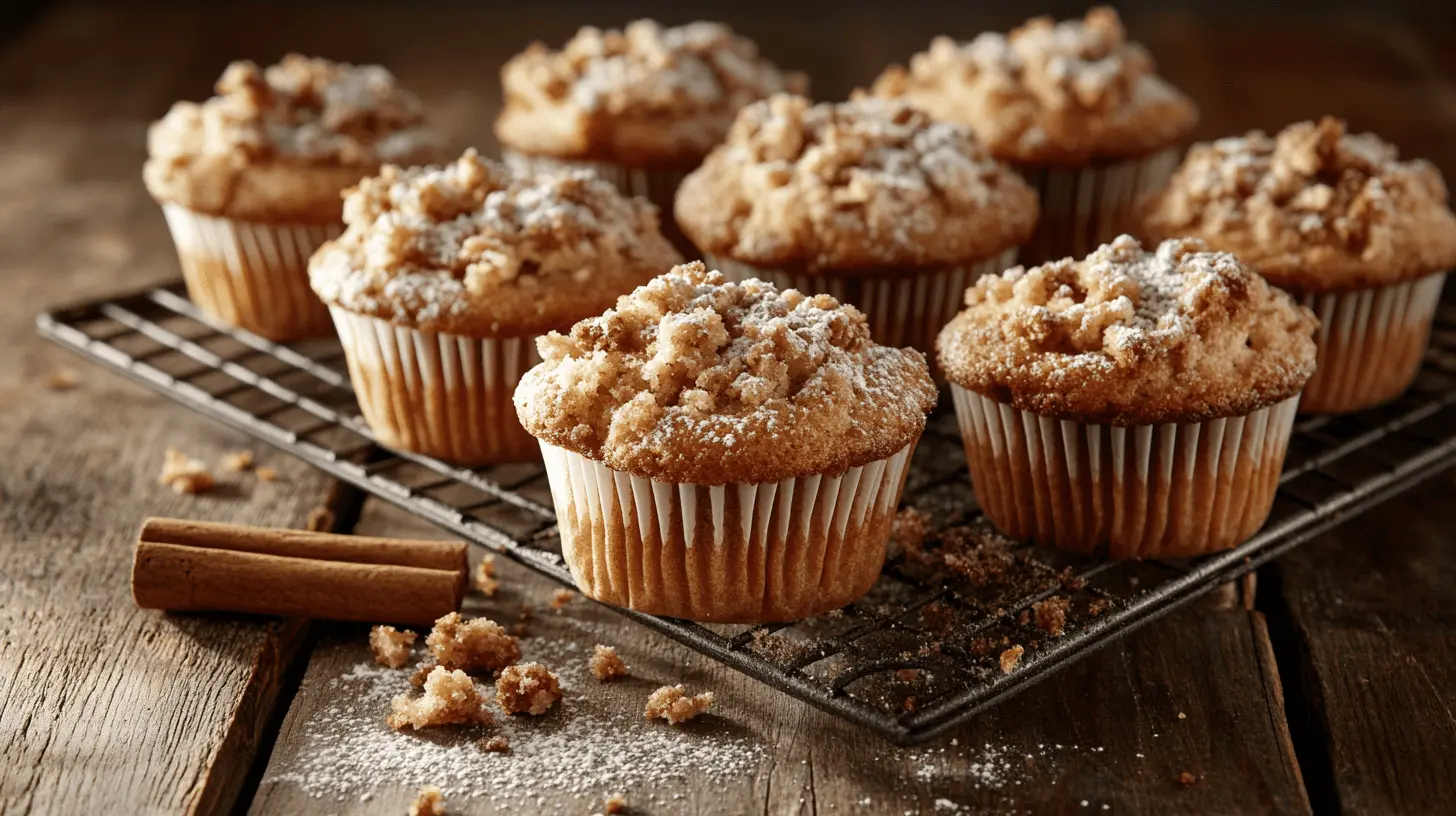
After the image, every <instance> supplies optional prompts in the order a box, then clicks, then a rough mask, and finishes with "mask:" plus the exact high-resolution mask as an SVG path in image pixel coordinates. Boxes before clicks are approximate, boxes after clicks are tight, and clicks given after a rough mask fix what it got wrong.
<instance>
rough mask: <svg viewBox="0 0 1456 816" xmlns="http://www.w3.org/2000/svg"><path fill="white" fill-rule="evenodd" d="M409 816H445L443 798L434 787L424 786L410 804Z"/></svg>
mask: <svg viewBox="0 0 1456 816" xmlns="http://www.w3.org/2000/svg"><path fill="white" fill-rule="evenodd" d="M409 816H445V796H444V794H442V793H440V789H439V788H438V787H436V786H435V785H426V786H424V787H423V788H420V792H419V793H417V794H415V800H414V801H413V802H411V803H410V806H409Z"/></svg>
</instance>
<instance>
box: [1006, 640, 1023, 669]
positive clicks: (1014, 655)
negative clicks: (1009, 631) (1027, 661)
mask: <svg viewBox="0 0 1456 816" xmlns="http://www.w3.org/2000/svg"><path fill="white" fill-rule="evenodd" d="M1025 653H1026V649H1025V647H1023V646H1022V645H1021V644H1019V643H1018V644H1016V645H1015V646H1012V647H1011V648H1009V649H1007V650H1005V651H1003V652H1002V653H1001V671H1002V673H1003V674H1010V673H1012V672H1013V671H1016V664H1017V663H1020V662H1021V656H1022V655H1023V654H1025Z"/></svg>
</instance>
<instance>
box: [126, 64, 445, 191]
mask: <svg viewBox="0 0 1456 816" xmlns="http://www.w3.org/2000/svg"><path fill="white" fill-rule="evenodd" d="M216 90H217V96H214V97H212V98H211V99H208V100H207V101H205V102H202V103H195V102H178V103H176V104H175V105H173V106H172V109H171V111H169V112H168V113H167V115H166V116H165V117H163V118H162V119H161V120H160V121H158V122H156V123H154V124H153V125H152V127H151V130H150V131H149V132H148V134H147V147H148V151H149V154H150V158H149V159H148V161H147V164H146V168H145V170H144V172H143V176H144V178H145V180H146V183H147V188H148V189H149V190H150V191H151V192H152V195H153V196H155V197H156V198H158V199H159V200H163V201H172V202H176V203H179V204H182V205H184V206H187V207H189V208H190V209H193V210H197V211H199V212H206V213H209V214H214V215H230V216H233V217H238V218H258V219H266V218H269V217H272V218H275V219H276V218H281V217H285V216H290V217H291V216H296V215H299V214H303V215H310V214H317V215H324V214H331V215H332V218H334V219H337V218H338V214H339V191H340V190H342V189H343V188H345V187H347V186H349V185H350V184H352V183H354V182H355V181H358V180H359V178H361V177H362V176H364V175H367V174H368V173H371V172H374V171H375V170H377V169H378V168H379V166H380V165H382V164H384V163H386V162H393V163H397V164H414V163H417V162H422V161H430V160H433V159H435V158H437V157H438V155H439V148H440V138H439V136H438V135H437V134H436V133H435V132H434V131H433V130H432V129H430V128H429V127H428V126H427V125H426V124H425V115H424V106H423V104H422V103H421V102H420V100H419V99H418V98H416V97H415V96H414V95H413V94H411V93H409V92H408V91H405V90H404V89H403V88H401V87H399V85H398V83H396V82H395V79H394V76H393V75H392V74H390V73H389V71H387V70H385V69H384V68H381V67H380V66H378V65H349V64H347V63H340V62H330V61H329V60H325V59H311V58H308V57H304V56H301V55H298V54H289V55H288V56H286V57H284V58H283V61H282V62H280V63H278V64H277V65H272V66H269V67H267V68H259V67H258V66H257V65H256V64H254V63H252V62H247V61H244V62H234V63H232V64H231V65H229V66H228V67H227V70H225V71H224V72H223V74H222V78H221V79H219V80H218V81H217V85H216ZM319 210H327V211H329V212H328V213H323V212H315V211H319ZM293 211H301V213H300V212H293Z"/></svg>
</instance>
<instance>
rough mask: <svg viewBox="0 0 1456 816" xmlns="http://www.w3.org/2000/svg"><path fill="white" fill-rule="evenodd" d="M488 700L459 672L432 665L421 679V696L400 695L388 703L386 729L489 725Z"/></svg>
mask: <svg viewBox="0 0 1456 816" xmlns="http://www.w3.org/2000/svg"><path fill="white" fill-rule="evenodd" d="M488 706H489V702H488V698H486V697H485V696H484V695H483V694H481V691H480V687H479V686H477V685H475V681H474V680H472V679H471V678H470V675H468V674H466V673H465V672H463V671H459V670H456V671H450V670H449V669H446V668H445V667H443V666H436V667H434V669H432V670H431V671H430V674H429V676H427V677H426V678H425V688H424V694H422V695H420V696H419V697H410V696H409V695H408V694H400V695H398V696H396V697H395V698H394V699H393V700H392V701H391V702H390V713H389V717H388V718H387V719H386V722H388V723H389V727H390V728H397V729H403V728H415V729H420V728H434V727H437V726H441V725H490V724H491V722H492V721H493V720H494V719H495V718H494V716H493V715H492V714H491V713H490V709H489V707H488Z"/></svg>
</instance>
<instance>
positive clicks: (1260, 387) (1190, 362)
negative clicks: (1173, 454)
mask: <svg viewBox="0 0 1456 816" xmlns="http://www.w3.org/2000/svg"><path fill="white" fill-rule="evenodd" d="M966 306H967V308H966V310H965V311H963V312H961V313H960V314H959V315H958V316H957V317H956V318H955V320H953V321H951V323H950V325H948V326H947V327H946V328H945V330H944V331H942V332H941V334H940V340H939V342H938V343H937V347H938V350H939V354H940V358H939V359H940V362H941V365H942V366H944V367H945V370H946V372H947V375H948V376H949V377H950V379H951V381H952V382H954V383H956V384H958V385H960V386H962V387H964V388H967V389H970V390H972V391H975V392H977V393H979V394H983V395H985V396H987V397H990V398H991V399H994V400H997V401H999V402H1003V403H1009V404H1011V405H1012V406H1014V407H1016V408H1019V409H1022V410H1025V411H1030V412H1032V413H1036V414H1040V415H1043V416H1050V417H1054V418H1058V419H1075V420H1078V421H1082V422H1097V423H1108V424H1113V425H1152V424H1160V423H1165V422H1201V421H1203V420H1206V419H1213V418H1216V417H1230V416H1240V415H1243V414H1247V413H1249V412H1251V411H1254V410H1257V409H1258V408H1262V407H1265V406H1268V405H1272V404H1274V403H1276V402H1279V401H1280V400H1283V399H1286V398H1288V397H1292V396H1294V395H1295V394H1298V393H1299V392H1300V390H1301V389H1303V388H1304V384H1305V382H1307V381H1308V380H1309V378H1310V376H1311V375H1313V374H1314V368H1315V345H1314V330H1315V325H1316V321H1315V318H1314V315H1313V314H1312V313H1311V312H1310V311H1309V310H1308V309H1306V308H1304V307H1303V306H1300V305H1298V304H1296V303H1295V302H1294V300H1293V299H1292V298H1291V297H1290V296H1289V295H1287V294H1285V293H1284V292H1282V291H1280V290H1278V289H1276V288H1274V287H1273V286H1270V285H1269V284H1268V283H1267V282H1265V280H1264V279H1263V278H1261V277H1260V276H1259V275H1258V274H1257V273H1255V272H1254V271H1253V270H1252V269H1250V268H1249V267H1247V266H1244V265H1243V264H1242V263H1240V262H1239V260H1238V259H1237V258H1235V257H1234V256H1233V255H1231V254H1229V253H1226V252H1208V251H1205V247H1204V245H1203V243H1202V242H1200V241H1197V240H1192V239H1189V240H1175V241H1165V242H1164V243H1163V244H1161V245H1160V246H1159V247H1158V248H1157V251H1156V252H1144V251H1143V249H1142V247H1141V246H1139V245H1138V242H1137V241H1135V240H1133V239H1132V238H1131V237H1129V236H1126V235H1124V236H1121V237H1119V238H1117V239H1116V240H1115V241H1113V242H1112V243H1111V244H1106V245H1104V246H1102V247H1101V248H1100V249H1098V250H1097V251H1096V252H1094V253H1092V254H1091V255H1090V256H1088V257H1087V258H1086V260H1082V261H1073V260H1071V259H1065V260H1061V261H1055V262H1052V263H1048V264H1044V265H1042V266H1037V267H1033V268H1031V269H1024V268H1022V267H1016V268H1014V269H1011V270H1009V271H1007V272H1006V273H1005V274H1002V275H990V276H987V277H984V278H982V279H981V280H980V281H979V282H978V283H977V284H976V285H975V286H974V287H972V288H971V289H970V290H969V291H967V292H966Z"/></svg>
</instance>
